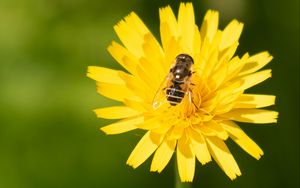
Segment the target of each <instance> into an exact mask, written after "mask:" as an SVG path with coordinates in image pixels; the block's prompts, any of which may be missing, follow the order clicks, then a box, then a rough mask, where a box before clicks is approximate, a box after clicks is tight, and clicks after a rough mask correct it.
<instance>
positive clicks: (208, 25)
mask: <svg viewBox="0 0 300 188" xmlns="http://www.w3.org/2000/svg"><path fill="white" fill-rule="evenodd" d="M218 25H219V13H218V12H216V11H212V10H209V11H207V12H206V14H205V16H204V20H203V23H202V26H201V30H200V33H201V36H203V39H204V37H207V38H208V40H209V42H212V40H213V38H214V36H215V34H216V32H217V30H218Z"/></svg>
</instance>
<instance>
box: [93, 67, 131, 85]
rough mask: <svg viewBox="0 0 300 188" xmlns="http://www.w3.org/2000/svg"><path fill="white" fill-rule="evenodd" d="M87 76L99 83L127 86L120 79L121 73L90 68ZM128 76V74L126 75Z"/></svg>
mask: <svg viewBox="0 0 300 188" xmlns="http://www.w3.org/2000/svg"><path fill="white" fill-rule="evenodd" d="M87 72H88V73H87V76H88V77H89V78H91V79H94V80H96V81H97V82H103V83H111V84H121V85H122V84H125V82H124V80H123V79H122V78H121V77H120V75H119V74H120V72H122V71H116V70H113V69H109V68H104V67H96V66H89V67H88V71H87ZM124 74H126V73H124Z"/></svg>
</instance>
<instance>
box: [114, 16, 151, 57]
mask: <svg viewBox="0 0 300 188" xmlns="http://www.w3.org/2000/svg"><path fill="white" fill-rule="evenodd" d="M114 29H115V31H116V33H117V35H118V37H119V38H120V40H121V41H122V43H123V44H124V46H125V47H126V48H127V49H128V50H129V51H130V52H131V53H132V54H133V55H135V56H136V57H142V56H143V54H144V52H143V48H142V45H143V42H144V36H145V35H146V34H148V33H150V31H149V30H148V29H147V27H146V26H145V25H144V23H143V22H142V21H141V20H140V18H139V17H138V16H137V15H136V14H135V13H134V12H132V13H130V14H129V15H128V16H126V17H125V20H121V21H120V22H119V23H118V24H117V25H115V26H114Z"/></svg>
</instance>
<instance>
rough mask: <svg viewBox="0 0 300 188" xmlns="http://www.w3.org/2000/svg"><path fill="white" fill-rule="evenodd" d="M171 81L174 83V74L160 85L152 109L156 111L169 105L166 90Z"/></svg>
mask: <svg viewBox="0 0 300 188" xmlns="http://www.w3.org/2000/svg"><path fill="white" fill-rule="evenodd" d="M171 81H172V74H170V73H169V74H168V75H167V76H166V77H165V79H164V80H163V81H162V83H161V84H160V86H159V88H158V89H157V91H156V94H155V96H154V98H153V101H152V107H153V109H154V110H156V109H158V108H159V107H161V106H162V105H164V104H168V101H167V97H166V89H167V88H168V87H169V85H170V83H171Z"/></svg>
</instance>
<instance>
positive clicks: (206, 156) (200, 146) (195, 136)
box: [189, 128, 211, 165]
mask: <svg viewBox="0 0 300 188" xmlns="http://www.w3.org/2000/svg"><path fill="white" fill-rule="evenodd" d="M189 137H190V138H191V144H192V150H193V153H195V155H196V157H197V159H198V160H199V161H200V163H201V164H202V165H204V164H206V163H208V162H210V161H211V156H210V153H209V151H208V148H207V145H206V142H205V139H204V137H203V136H202V134H201V133H199V132H198V131H195V130H193V129H191V128H190V129H189Z"/></svg>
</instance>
